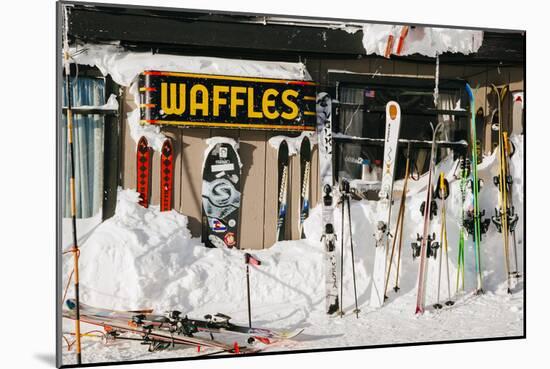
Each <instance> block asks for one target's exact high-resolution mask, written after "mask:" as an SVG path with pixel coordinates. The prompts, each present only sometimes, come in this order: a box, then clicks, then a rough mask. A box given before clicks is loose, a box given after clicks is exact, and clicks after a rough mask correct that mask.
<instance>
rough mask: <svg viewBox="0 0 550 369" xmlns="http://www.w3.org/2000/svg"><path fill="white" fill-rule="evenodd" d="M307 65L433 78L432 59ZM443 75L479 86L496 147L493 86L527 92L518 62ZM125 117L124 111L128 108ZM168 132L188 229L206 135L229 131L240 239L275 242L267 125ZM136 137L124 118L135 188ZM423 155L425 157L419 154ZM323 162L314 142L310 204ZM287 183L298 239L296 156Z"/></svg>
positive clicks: (250, 244)
mask: <svg viewBox="0 0 550 369" xmlns="http://www.w3.org/2000/svg"><path fill="white" fill-rule="evenodd" d="M306 65H307V69H308V71H309V72H310V74H311V75H312V77H313V80H315V81H316V82H318V83H319V84H320V85H321V88H324V87H325V86H334V84H335V82H336V81H331V80H329V79H328V78H329V75H328V70H329V69H336V70H346V71H349V72H354V73H377V74H386V75H392V76H407V77H419V78H433V77H434V75H435V61H434V64H433V65H431V64H418V63H412V62H405V61H393V60H386V59H381V58H363V59H354V60H308V61H307V62H306ZM440 78H461V79H465V80H467V81H468V82H469V83H470V85H471V86H472V87H473V88H476V87H477V89H476V94H475V98H476V106H477V107H483V110H484V120H485V122H486V127H488V128H487V130H486V135H485V137H483V138H482V141H484V151H485V152H486V153H487V152H489V151H490V149H491V142H490V119H491V117H492V113H493V111H494V110H495V107H496V105H495V102H496V100H495V99H494V96H493V95H494V94H493V93H492V91H491V88H490V85H491V83H494V84H495V85H497V86H498V87H502V86H504V85H508V86H509V88H510V90H511V91H519V90H523V88H524V85H523V70H522V69H520V68H500V69H499V68H492V67H491V68H490V67H485V66H475V65H461V66H456V65H445V64H441V65H440ZM510 96H511V94H509V95H508V97H507V98H506V101H505V104H504V106H503V119H504V122H505V124H506V126H507V127H511V122H510V119H511V116H512V114H511V112H512V110H511V109H512V104H511V98H510ZM133 99H134V97H133V96H130V95H129V94H128V92H127V93H126V94H125V99H124V110H125V111H126V112H128V111H130V110H133V109H134V108H135V104H134V100H133ZM123 116H125V114H123ZM162 131H163V133H164V134H165V135H167V136H169V137H171V138H172V139H173V143H174V151H175V154H176V161H175V168H174V173H175V177H174V181H175V183H174V192H175V193H174V207H175V209H176V210H178V211H179V212H180V213H182V214H185V215H187V216H188V217H189V228H190V230H191V232H192V234H193V235H194V236H196V237H198V236H200V233H201V224H200V220H201V182H202V163H203V160H204V150H205V149H206V142H205V140H206V139H207V138H209V137H213V136H226V137H232V138H234V139H236V140H238V142H239V143H240V149H239V154H240V156H241V160H242V162H243V168H242V180H241V181H242V204H241V216H240V219H241V222H240V223H241V230H240V242H241V247H242V248H244V249H262V248H267V247H270V246H271V245H272V244H273V243H274V241H275V232H276V217H277V193H278V188H277V165H276V163H277V152H276V150H275V149H274V148H273V147H272V146H271V145H270V144H269V143H268V140H269V138H270V137H272V136H275V135H277V133H273V132H267V131H246V130H223V129H199V128H194V129H182V128H178V127H167V128H163V129H162ZM135 147H136V143H135V142H134V140H133V139H132V138H131V137H130V132H129V128H128V125H127V122H124V124H123V150H122V163H123V165H122V184H123V187H124V188H136V184H135V182H136V163H135ZM159 155H160V154H159V153H158V152H155V153H154V154H153V177H152V193H151V202H152V204H153V205H157V204H158V203H159V181H160V179H159ZM418 160H423V158H420V157H419V158H418ZM318 167H319V165H318V155H317V146H314V147H313V149H312V166H311V169H312V171H311V183H310V186H311V187H310V196H311V199H312V201H311V202H312V204H311V205H312V207H314V206H315V205H316V204H317V202H318V201H319V200H320V196H321V193H320V191H319V168H318ZM290 173H291V176H290V188H289V211H288V217H289V218H288V220H289V222H290V224H291V227H290V229H289V230H288V233H287V234H286V238H287V239H291V238H292V239H297V238H299V231H298V224H299V218H300V216H299V207H300V162H299V157H298V156H297V155H295V156H292V158H291V160H290Z"/></svg>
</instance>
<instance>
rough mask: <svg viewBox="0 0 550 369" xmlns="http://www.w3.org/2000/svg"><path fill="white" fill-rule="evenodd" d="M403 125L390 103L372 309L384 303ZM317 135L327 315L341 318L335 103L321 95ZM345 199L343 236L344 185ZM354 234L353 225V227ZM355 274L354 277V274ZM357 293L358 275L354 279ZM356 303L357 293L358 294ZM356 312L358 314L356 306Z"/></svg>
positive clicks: (395, 105)
mask: <svg viewBox="0 0 550 369" xmlns="http://www.w3.org/2000/svg"><path fill="white" fill-rule="evenodd" d="M400 122H401V111H400V108H399V105H398V104H397V103H396V102H393V101H392V102H389V103H388V104H387V106H386V140H385V142H386V145H385V147H384V164H383V165H384V167H383V175H382V185H381V191H380V194H379V196H380V199H381V201H380V202H379V207H378V209H377V214H378V224H377V234H376V255H375V260H374V270H373V278H372V279H373V281H372V295H371V305H373V306H381V305H382V304H383V302H384V294H385V283H384V282H385V277H386V262H387V251H388V244H389V222H390V216H391V201H392V192H393V177H394V172H395V157H396V153H397V143H398V138H399V129H400ZM317 134H318V139H319V173H320V180H321V188H322V222H323V236H322V241H323V243H324V248H325V284H326V312H327V314H334V313H336V312H339V313H340V314H342V313H343V312H342V299H343V296H342V290H343V284H342V280H343V251H344V250H343V239H342V240H341V242H342V250H341V260H340V264H341V273H340V296H339V294H338V277H337V265H336V234H335V232H334V214H333V212H334V195H333V186H334V180H333V176H332V101H331V98H330V96H329V95H328V94H326V93H321V94H319V95H318V97H317ZM342 184H343V186H341V187H342V189H341V192H342V193H343V194H344V196H342V201H341V202H342V235H341V237H342V238H343V236H344V233H343V230H344V218H345V217H344V208H345V206H346V205H347V206H348V219H349V221H350V223H351V214H350V206H349V194H348V195H347V196H348V197H346V193H347V192H348V191H346V189H345V182H344V181H343V182H342ZM350 233H351V224H350ZM351 241H352V240H351V234H350V242H351ZM350 247H351V250H352V264H353V262H354V260H353V243H352V242H351V244H350ZM354 274H355V273H354ZM354 290H355V291H356V286H355V275H354ZM355 299H356V301H357V293H356V294H355ZM355 312H356V313H358V308H357V302H356V309H355Z"/></svg>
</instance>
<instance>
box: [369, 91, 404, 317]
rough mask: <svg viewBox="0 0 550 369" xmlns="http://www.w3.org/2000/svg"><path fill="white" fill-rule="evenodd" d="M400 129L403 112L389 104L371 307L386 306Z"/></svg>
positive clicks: (377, 211)
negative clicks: (385, 296)
mask: <svg viewBox="0 0 550 369" xmlns="http://www.w3.org/2000/svg"><path fill="white" fill-rule="evenodd" d="M400 128H401V109H400V107H399V104H397V103H396V102H395V101H390V102H388V103H387V104H386V138H385V140H384V164H383V166H382V183H381V187H380V192H379V193H378V196H379V198H380V200H379V201H378V204H377V209H376V214H377V218H378V223H377V225H376V227H377V229H376V234H375V246H376V251H375V255H374V268H373V272H372V289H371V298H370V305H371V306H372V307H380V306H382V304H384V287H385V283H384V282H385V278H386V267H387V266H386V264H387V255H388V248H389V237H390V218H391V205H392V192H393V177H394V173H395V158H396V156H397V155H396V154H397V144H398V140H399V130H400Z"/></svg>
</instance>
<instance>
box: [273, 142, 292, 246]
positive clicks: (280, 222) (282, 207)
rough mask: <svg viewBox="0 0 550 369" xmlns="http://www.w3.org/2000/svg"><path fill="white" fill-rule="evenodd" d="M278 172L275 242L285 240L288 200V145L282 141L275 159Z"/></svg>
mask: <svg viewBox="0 0 550 369" xmlns="http://www.w3.org/2000/svg"><path fill="white" fill-rule="evenodd" d="M277 163H278V164H277V166H278V170H279V176H278V178H279V179H278V188H279V196H278V200H277V236H276V237H275V240H277V241H282V240H284V238H285V232H286V227H287V219H286V208H287V203H288V201H287V198H288V175H289V167H288V164H289V160H288V144H287V142H286V141H282V142H281V145H279V154H278V159H277Z"/></svg>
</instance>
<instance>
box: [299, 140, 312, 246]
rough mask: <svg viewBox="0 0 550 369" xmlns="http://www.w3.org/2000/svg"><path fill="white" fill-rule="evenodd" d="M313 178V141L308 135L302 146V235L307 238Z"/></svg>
mask: <svg viewBox="0 0 550 369" xmlns="http://www.w3.org/2000/svg"><path fill="white" fill-rule="evenodd" d="M310 178H311V143H310V142H309V139H308V138H307V137H304V138H303V140H302V145H301V146H300V189H301V193H300V237H301V238H305V234H304V228H303V225H304V220H305V219H306V218H307V217H308V216H309V184H310Z"/></svg>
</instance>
